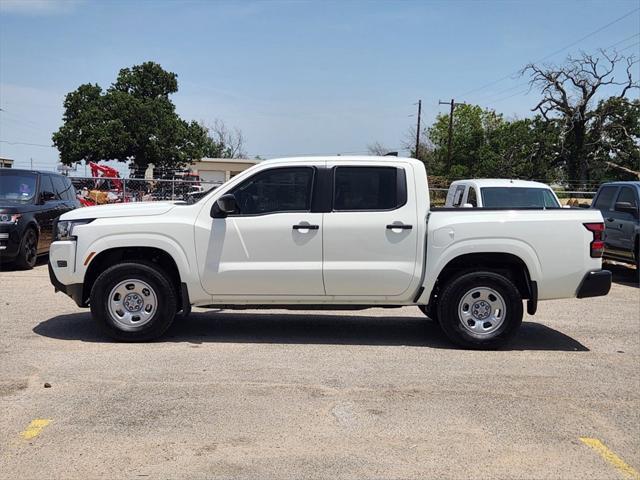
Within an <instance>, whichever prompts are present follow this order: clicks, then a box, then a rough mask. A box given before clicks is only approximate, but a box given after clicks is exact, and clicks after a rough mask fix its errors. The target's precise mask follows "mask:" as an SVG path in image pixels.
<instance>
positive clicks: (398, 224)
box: [387, 223, 413, 230]
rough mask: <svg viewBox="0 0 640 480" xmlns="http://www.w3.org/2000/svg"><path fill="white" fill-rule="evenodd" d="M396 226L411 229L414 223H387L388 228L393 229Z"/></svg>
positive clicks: (401, 228)
mask: <svg viewBox="0 0 640 480" xmlns="http://www.w3.org/2000/svg"><path fill="white" fill-rule="evenodd" d="M396 228H399V229H400V230H411V229H412V228H413V225H404V224H402V223H395V224H391V225H387V230H393V229H396Z"/></svg>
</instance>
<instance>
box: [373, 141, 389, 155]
mask: <svg viewBox="0 0 640 480" xmlns="http://www.w3.org/2000/svg"><path fill="white" fill-rule="evenodd" d="M367 151H368V152H369V154H370V155H376V156H379V157H384V156H385V155H386V154H387V153H389V152H390V151H391V150H390V149H389V148H387V147H385V146H384V145H383V144H381V143H380V142H375V143H372V144H370V145H367Z"/></svg>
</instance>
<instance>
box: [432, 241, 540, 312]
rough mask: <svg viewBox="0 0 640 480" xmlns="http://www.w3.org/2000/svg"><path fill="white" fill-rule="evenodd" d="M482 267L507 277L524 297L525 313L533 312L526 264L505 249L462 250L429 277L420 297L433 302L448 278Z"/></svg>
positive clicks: (534, 288) (533, 298)
mask: <svg viewBox="0 0 640 480" xmlns="http://www.w3.org/2000/svg"><path fill="white" fill-rule="evenodd" d="M482 270H485V271H491V272H496V273H500V274H503V275H505V276H506V277H508V278H509V279H510V280H511V281H512V282H513V283H514V284H515V285H516V287H517V288H518V291H519V292H520V295H521V296H522V298H523V299H527V300H528V302H527V310H528V312H529V313H530V314H534V313H535V311H536V307H537V297H538V288H537V283H536V281H535V280H533V279H532V276H531V271H530V269H529V267H528V265H527V263H526V262H525V261H524V260H523V259H522V258H520V257H519V256H518V255H515V254H513V253H507V252H475V253H465V254H462V255H458V256H456V257H454V258H452V259H450V260H449V261H448V262H447V263H446V264H445V265H443V267H442V268H441V269H440V270H439V271H438V272H437V273H436V275H435V276H434V277H433V278H435V280H434V281H433V285H432V287H431V289H430V290H429V291H428V292H426V291H425V292H424V294H423V297H422V298H423V299H426V298H428V302H425V303H428V304H430V305H435V304H436V303H437V299H438V294H439V292H440V290H441V288H442V286H443V285H444V284H446V283H447V281H448V280H449V279H451V278H452V277H454V276H457V275H460V274H463V273H468V272H474V271H482ZM426 295H428V297H426ZM425 297H426V298H425ZM419 303H420V302H419Z"/></svg>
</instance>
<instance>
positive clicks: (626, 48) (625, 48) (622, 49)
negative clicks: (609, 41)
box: [620, 42, 640, 52]
mask: <svg viewBox="0 0 640 480" xmlns="http://www.w3.org/2000/svg"><path fill="white" fill-rule="evenodd" d="M636 45H640V42H636V43H632V44H631V45H629V46H628V47H624V48H621V49H620V51H621V52H624V51H625V50H629V49H630V48H631V47H635V46H636Z"/></svg>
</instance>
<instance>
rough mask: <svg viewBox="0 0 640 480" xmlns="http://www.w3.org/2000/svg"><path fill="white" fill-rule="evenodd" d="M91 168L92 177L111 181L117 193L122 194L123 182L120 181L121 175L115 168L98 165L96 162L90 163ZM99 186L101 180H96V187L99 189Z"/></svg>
mask: <svg viewBox="0 0 640 480" xmlns="http://www.w3.org/2000/svg"><path fill="white" fill-rule="evenodd" d="M89 168H91V176H92V177H100V178H108V179H110V180H111V184H112V185H113V188H114V189H115V191H116V192H118V193H122V180H120V174H119V173H118V171H117V170H116V169H115V168H112V167H107V166H106V165H98V164H97V163H94V162H89ZM99 184H100V180H96V187H98V186H99Z"/></svg>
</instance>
